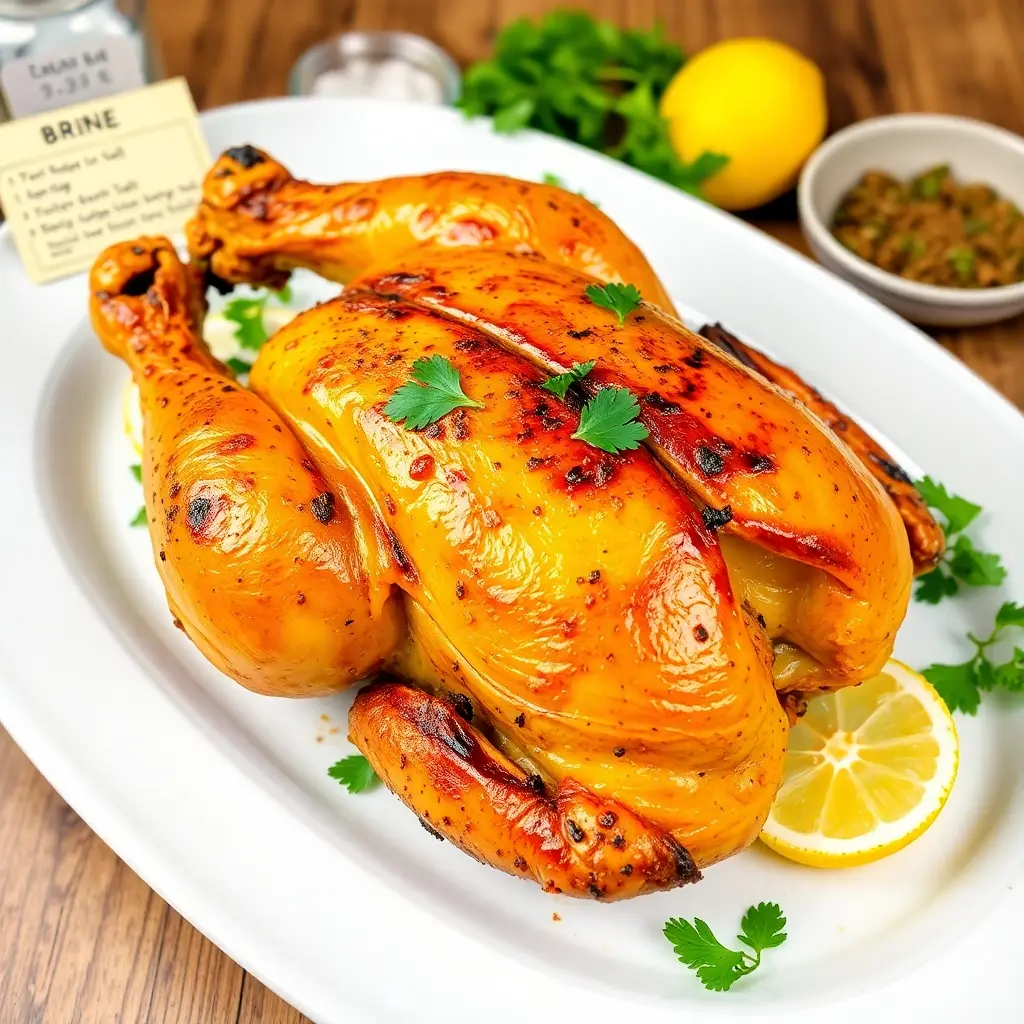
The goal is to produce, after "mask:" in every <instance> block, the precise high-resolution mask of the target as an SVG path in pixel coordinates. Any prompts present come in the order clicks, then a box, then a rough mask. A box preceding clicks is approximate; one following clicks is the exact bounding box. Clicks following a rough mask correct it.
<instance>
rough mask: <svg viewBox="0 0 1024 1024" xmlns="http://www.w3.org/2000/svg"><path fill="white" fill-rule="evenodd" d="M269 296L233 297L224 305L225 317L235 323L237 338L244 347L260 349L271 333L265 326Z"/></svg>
mask: <svg viewBox="0 0 1024 1024" xmlns="http://www.w3.org/2000/svg"><path fill="white" fill-rule="evenodd" d="M266 305H267V296H266V295H263V296H261V297H260V298H257V299H232V300H231V301H230V302H229V303H228V304H227V305H226V306H225V307H224V319H225V320H230V321H231V322H232V323H233V324H234V325H235V338H237V339H238V344H239V345H241V346H242V348H248V349H254V350H258V349H259V348H261V347H262V346H263V344H264V343H265V342H266V340H267V338H268V337H269V335H268V334H267V329H266V328H265V327H264V326H263V310H264V308H265V307H266Z"/></svg>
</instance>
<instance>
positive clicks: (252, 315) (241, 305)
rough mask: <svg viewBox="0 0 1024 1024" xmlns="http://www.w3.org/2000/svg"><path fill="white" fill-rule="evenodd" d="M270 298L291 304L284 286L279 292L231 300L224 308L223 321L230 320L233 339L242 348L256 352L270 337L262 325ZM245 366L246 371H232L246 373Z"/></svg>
mask: <svg viewBox="0 0 1024 1024" xmlns="http://www.w3.org/2000/svg"><path fill="white" fill-rule="evenodd" d="M271 296H274V298H276V299H277V300H278V301H279V302H283V303H287V302H291V300H292V292H291V288H289V287H288V285H285V286H284V287H283V288H282V289H281V290H280V291H279V292H269V291H268V292H264V293H263V294H262V295H257V296H256V297H255V298H251V299H242V298H238V299H232V300H231V301H230V302H229V303H228V304H227V305H226V306H225V307H224V319H225V320H230V321H231V322H232V323H233V324H234V325H235V338H236V339H237V340H238V344H239V345H241V346H242V348H245V349H250V350H252V351H254V352H258V351H259V350H260V348H262V346H263V345H264V344H265V343H266V341H267V339H268V338H269V337H270V335H269V334H267V328H266V325H265V324H264V323H263V311H264V310H265V309H266V308H267V302H268V301H269V299H270V297H271ZM235 362H236V363H239V364H240V363H242V362H243V360H241V359H237V360H235ZM229 363H230V361H229ZM246 366H247V368H246V370H238V369H236V368H235V367H234V366H232V369H234V370H235V372H236V373H246V372H248V364H246Z"/></svg>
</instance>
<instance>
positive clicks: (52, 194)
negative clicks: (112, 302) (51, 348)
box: [0, 78, 210, 284]
mask: <svg viewBox="0 0 1024 1024" xmlns="http://www.w3.org/2000/svg"><path fill="white" fill-rule="evenodd" d="M209 166H210V157H209V153H208V151H207V148H206V141H205V140H204V139H203V136H202V133H201V132H200V130H199V122H198V120H197V117H196V108H195V104H194V103H193V102H192V96H191V94H190V93H189V90H188V85H187V84H186V82H185V80H184V79H183V78H175V79H171V80H170V81H167V82H160V83H158V84H157V85H150V86H147V87H145V88H143V89H136V90H134V91H133V92H125V93H119V94H117V95H114V96H107V97H101V98H99V99H96V100H93V101H90V102H86V103H79V104H76V105H75V106H71V107H62V108H61V109H60V110H53V111H49V112H48V113H44V114H38V115H36V116H35V117H26V118H21V119H20V120H17V121H11V122H9V123H7V124H3V125H0V205H2V206H3V210H4V214H5V215H6V217H7V222H8V224H9V225H10V229H11V231H12V233H13V234H14V240H15V242H16V243H17V246H18V251H19V253H20V254H21V258H22V261H23V262H24V264H25V270H26V272H27V273H28V276H29V277H30V278H31V279H32V280H33V281H35V282H36V283H37V284H41V283H43V282H45V281H52V280H54V279H55V278H58V277H65V276H66V275H68V274H75V273H78V272H79V271H82V270H86V269H87V268H88V267H89V266H90V265H91V264H92V262H93V260H94V259H95V258H96V256H97V255H98V254H99V253H100V252H101V251H102V250H103V249H104V248H106V247H107V246H108V245H111V244H112V243H114V242H119V241H123V240H124V239H127V238H133V237H135V236H136V235H174V234H177V233H178V232H180V231H181V230H182V228H183V227H184V225H185V222H186V221H187V220H188V219H189V217H190V216H191V215H192V213H193V211H194V210H195V208H196V204H197V203H198V201H199V196H200V191H201V189H202V182H203V176H204V175H205V173H206V170H207V168H208V167H209Z"/></svg>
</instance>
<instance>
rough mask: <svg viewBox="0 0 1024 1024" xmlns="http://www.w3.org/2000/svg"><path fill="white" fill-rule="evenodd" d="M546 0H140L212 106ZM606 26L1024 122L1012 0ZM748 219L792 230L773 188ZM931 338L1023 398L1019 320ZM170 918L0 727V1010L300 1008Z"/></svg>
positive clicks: (148, 1018) (100, 1013)
mask: <svg viewBox="0 0 1024 1024" xmlns="http://www.w3.org/2000/svg"><path fill="white" fill-rule="evenodd" d="M555 6H566V4H564V3H562V4H560V3H557V2H551V0H150V11H151V20H152V25H151V29H152V32H153V35H154V37H155V38H156V40H157V44H158V46H159V48H160V50H161V52H162V55H163V59H164V65H165V69H166V71H167V73H168V74H169V75H178V74H183V75H186V76H187V77H188V80H189V82H190V84H191V86H192V91H193V93H194V94H195V98H196V102H197V103H198V105H199V106H200V107H201V108H203V107H214V106H219V105H221V104H225V103H232V102H235V101H236V100H242V99H248V98H251V97H256V96H273V95H277V94H280V93H282V92H283V91H284V89H285V82H286V78H287V74H288V69H289V67H290V66H291V64H292V62H293V61H294V60H295V58H297V57H298V56H299V54H300V53H301V52H302V51H303V50H304V49H305V48H306V47H307V46H309V45H310V44H312V43H314V42H316V41H317V40H319V39H321V38H323V37H324V36H327V35H329V34H331V33H334V32H340V31H343V30H345V29H352V28H363V29H377V28H401V29H405V30H407V31H410V32H417V33H420V34H422V35H425V36H428V37H430V38H432V39H434V40H436V41H437V42H438V43H440V44H441V45H442V46H443V47H445V48H446V49H447V50H449V51H450V52H451V53H453V54H454V55H455V57H456V58H457V59H458V60H459V61H460V62H463V63H465V62H467V61H471V60H474V59H476V58H479V57H482V56H484V55H485V54H486V53H487V52H488V49H489V45H490V40H491V38H492V36H493V33H494V30H495V28H496V27H497V26H499V25H500V24H502V23H503V22H505V21H506V20H508V19H510V18H512V17H515V16H516V15H519V14H536V13H539V12H541V11H543V10H546V9H549V8H551V7H555ZM573 6H577V7H585V8H588V9H590V10H591V11H593V13H594V14H596V15H599V16H601V17H604V18H609V19H613V20H615V21H618V22H620V23H622V24H624V25H636V26H646V25H649V24H650V23H651V22H652V21H654V20H655V19H657V20H659V21H661V23H662V24H663V25H664V26H665V28H666V30H667V32H668V34H669V36H671V37H672V38H673V39H676V40H678V41H679V42H680V43H682V44H683V46H684V47H686V48H687V49H689V50H696V49H698V48H700V47H702V46H705V45H706V44H707V43H710V42H713V41H714V40H716V39H720V38H725V37H730V36H740V35H767V36H772V37H774V38H776V39H780V40H783V41H785V42H787V43H790V44H792V45H793V46H796V47H798V48H799V49H800V50H802V51H803V52H804V53H806V54H807V55H808V56H810V57H812V58H813V59H814V60H816V61H817V62H818V64H819V65H820V66H821V67H822V68H823V69H824V71H825V74H826V76H827V78H828V95H829V105H830V109H831V115H832V127H834V128H837V127H841V126H842V125H845V124H847V123H849V122H850V121H854V120H858V119H860V118H864V117H870V116H872V115H874V114H882V113H887V112H890V111H901V110H907V111H909V110H928V111H941V112H946V113H956V114H966V115H969V116H972V117H979V118H983V119H985V120H987V121H992V122H994V123H996V124H998V125H1001V126H1003V127H1004V128H1009V129H1010V130H1011V131H1016V132H1020V133H1024V0H827V2H826V0H589V2H586V0H583V2H581V0H576V3H575V4H573ZM752 219H753V220H754V222H755V223H757V224H758V225H759V226H761V227H763V228H765V229H766V230H768V231H770V232H772V234H775V235H777V236H778V237H780V238H782V239H783V240H785V241H786V242H788V243H790V244H792V245H795V246H798V247H801V248H802V244H801V240H800V235H799V230H798V229H797V226H796V222H795V211H794V205H793V202H792V199H791V198H789V199H784V200H780V201H779V202H777V203H775V204H773V205H772V207H771V208H769V209H766V210H762V211H758V212H757V213H756V214H755V215H754V216H753V217H752ZM939 341H940V342H941V343H942V344H943V345H945V346H947V347H948V348H950V349H951V350H952V351H954V352H955V353H956V354H957V355H958V356H960V357H961V358H962V359H963V360H964V361H965V362H967V363H968V364H969V365H970V366H971V367H973V368H974V369H975V370H976V371H977V372H978V373H980V374H981V375H982V376H983V377H985V378H986V379H987V380H989V381H990V382H991V383H992V384H994V385H995V386H996V387H997V388H999V390H1001V391H1002V392H1003V393H1004V394H1006V395H1008V396H1009V397H1010V398H1011V399H1012V400H1013V401H1014V402H1016V403H1017V405H1019V406H1022V407H1024V319H1017V320H1014V321H1010V322H1008V323H1004V324H1001V325H999V326H996V327H990V328H985V329H980V330H972V331H961V332H947V333H942V334H940V335H939ZM304 1020H305V1018H304V1017H302V1015H301V1014H299V1013H298V1012H297V1011H296V1010H294V1009H292V1008H291V1007H289V1006H287V1005H286V1004H285V1003H283V1002H282V1001H281V1000H280V999H278V998H277V997H276V996H275V995H273V994H272V993H271V992H269V991H268V990H267V989H266V988H264V986H263V985H261V984H260V983H259V982H258V981H256V980H255V979H254V978H252V977H251V976H249V975H247V974H246V973H245V972H244V971H243V970H242V969H241V968H240V967H239V966H238V965H237V964H235V963H233V962H232V961H231V960H229V959H228V957H227V956H225V955H224V954H223V953H221V952H220V951H219V950H218V949H217V948H216V947H215V946H214V945H213V944H212V943H210V942H209V941H207V940H206V939H205V938H203V936H201V935H200V934H199V933H198V932H196V931H195V930H194V929H193V928H192V927H191V926H190V925H189V924H188V923H187V922H185V921H184V920H182V918H181V917H179V916H178V914H176V913H175V912H174V911H173V910H172V909H171V908H170V907H168V906H167V904H165V903H164V902H163V901H162V900H161V899H160V898H159V897H158V896H157V895H156V894H155V893H153V892H152V891H151V890H150V889H149V888H148V887H147V886H146V885H145V884H144V883H143V882H142V881H141V880H140V879H139V878H138V877H137V876H136V875H134V874H133V873H132V872H131V871H130V870H129V869H128V868H127V867H126V866H125V865H124V864H123V863H122V862H121V861H120V860H118V858H117V857H116V856H115V855H114V854H113V853H112V852H111V851H110V850H109V849H108V848H107V847H106V846H105V845H104V843H103V842H101V840H99V839H98V838H97V837H96V836H95V835H93V833H92V832H91V831H90V830H89V828H88V827H87V826H86V825H85V824H84V823H83V822H82V821H81V820H80V819H79V818H78V817H77V816H76V815H75V813H74V811H72V810H71V809H70V808H69V807H68V806H67V805H66V804H65V803H64V802H63V801H62V800H61V798H60V797H59V796H58V795H57V794H56V793H55V792H54V791H53V790H52V789H51V788H50V786H49V785H48V784H47V783H46V782H45V781H44V779H43V778H42V777H41V776H40V775H39V774H38V773H37V772H36V771H35V769H34V768H32V766H31V765H30V764H29V762H28V761H27V760H26V759H25V757H24V755H23V754H22V753H21V752H20V751H19V750H18V748H17V747H16V746H15V745H14V744H13V742H11V740H10V739H9V738H8V737H7V736H6V734H4V733H3V732H2V730H0V1024H29V1022H31V1024H115V1022H117V1024H136V1022H146V1024H298V1022H301V1021H304Z"/></svg>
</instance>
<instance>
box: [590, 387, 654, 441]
mask: <svg viewBox="0 0 1024 1024" xmlns="http://www.w3.org/2000/svg"><path fill="white" fill-rule="evenodd" d="M639 414H640V406H639V405H638V404H637V400H636V398H634V397H633V394H632V393H631V392H630V391H629V390H628V389H626V388H619V387H611V388H604V389H602V390H601V391H599V392H598V393H597V394H596V395H595V396H594V397H593V398H592V399H591V400H590V401H589V402H587V404H586V405H585V406H583V411H582V413H580V425H579V429H578V430H577V431H576V433H575V434H573V435H572V436H573V437H575V438H577V439H578V440H580V441H586V443H587V444H589V445H593V446H594V447H595V448H600V449H601V450H602V451H605V452H611V453H612V454H615V453H617V452H620V451H631V450H632V449H634V448H636V447H637V446H638V445H639V444H640V442H641V441H642V440H643V439H644V438H645V437H647V428H646V427H645V426H644V425H643V424H642V423H640V422H639V421H638V420H637V416H638V415H639Z"/></svg>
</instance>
